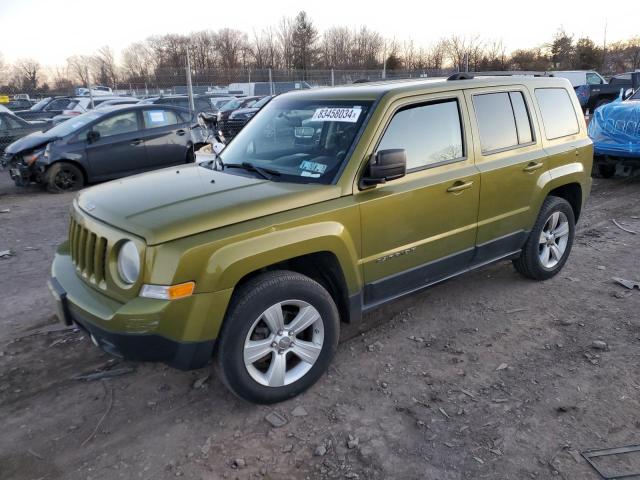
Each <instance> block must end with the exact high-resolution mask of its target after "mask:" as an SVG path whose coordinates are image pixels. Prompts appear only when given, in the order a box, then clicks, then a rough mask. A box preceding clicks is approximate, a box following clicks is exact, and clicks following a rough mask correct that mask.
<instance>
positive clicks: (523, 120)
mask: <svg viewBox="0 0 640 480" xmlns="http://www.w3.org/2000/svg"><path fill="white" fill-rule="evenodd" d="M509 99H510V100H511V106H512V107H513V116H514V117H515V119H516V129H517V131H518V143H520V144H523V143H529V142H532V141H533V135H532V134H531V121H530V120H529V112H528V111H527V105H526V104H525V103H524V97H523V96H522V92H509Z"/></svg>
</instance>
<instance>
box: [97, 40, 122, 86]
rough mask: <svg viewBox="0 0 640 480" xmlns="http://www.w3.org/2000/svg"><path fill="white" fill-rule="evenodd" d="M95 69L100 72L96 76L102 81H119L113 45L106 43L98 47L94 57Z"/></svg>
mask: <svg viewBox="0 0 640 480" xmlns="http://www.w3.org/2000/svg"><path fill="white" fill-rule="evenodd" d="M94 71H97V72H98V75H96V78H98V79H99V81H100V83H103V84H108V85H115V84H116V82H117V81H118V73H117V66H116V61H115V57H114V54H113V50H111V47H109V46H107V45H105V46H103V47H100V48H99V49H98V52H97V53H96V55H95V57H94Z"/></svg>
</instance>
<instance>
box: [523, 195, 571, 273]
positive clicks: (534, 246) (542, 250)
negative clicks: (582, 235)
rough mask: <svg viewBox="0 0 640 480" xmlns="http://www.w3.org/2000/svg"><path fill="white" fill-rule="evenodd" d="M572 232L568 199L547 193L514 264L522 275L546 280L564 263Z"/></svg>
mask: <svg viewBox="0 0 640 480" xmlns="http://www.w3.org/2000/svg"><path fill="white" fill-rule="evenodd" d="M574 236H575V215H574V213H573V208H571V205H570V204H569V202H567V201H566V200H565V199H564V198H559V197H553V196H550V197H547V198H546V199H545V201H544V203H543V204H542V208H541V209H540V213H539V214H538V219H537V220H536V223H535V225H534V226H533V229H532V230H531V233H530V234H529V238H528V239H527V242H526V243H525V245H524V247H523V248H522V254H521V255H520V257H518V258H516V259H515V260H514V261H513V265H514V267H515V268H516V270H517V271H518V272H520V273H521V274H522V275H524V276H525V277H528V278H531V279H534V280H547V279H548V278H551V277H553V276H554V275H556V274H557V273H558V272H559V271H560V270H561V269H562V267H563V266H564V264H565V263H566V261H567V258H568V257H569V253H570V252H571V247H572V245H573V238H574Z"/></svg>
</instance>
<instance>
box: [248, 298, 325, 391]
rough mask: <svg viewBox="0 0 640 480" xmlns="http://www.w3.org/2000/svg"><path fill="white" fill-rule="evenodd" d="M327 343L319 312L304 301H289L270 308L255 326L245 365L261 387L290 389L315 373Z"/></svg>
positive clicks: (249, 342) (253, 325)
mask: <svg viewBox="0 0 640 480" xmlns="http://www.w3.org/2000/svg"><path fill="white" fill-rule="evenodd" d="M323 343H324V323H323V321H322V317H321V316H320V313H319V312H318V310H317V309H316V308H315V307H313V306H312V305H310V304H309V303H307V302H304V301H302V300H285V301H282V302H278V303H276V304H274V305H272V306H270V307H269V308H267V309H266V310H265V311H264V312H263V313H262V314H261V315H260V316H259V317H258V318H257V319H256V320H255V321H254V322H253V324H252V325H251V328H250V329H249V332H248V333H247V337H246V339H245V342H244V351H243V358H244V364H245V367H246V369H247V371H248V372H249V375H251V378H253V379H254V380H255V381H256V382H258V383H260V384H261V385H265V386H268V387H282V386H284V385H290V384H291V383H294V382H295V381H297V380H299V379H300V378H302V377H303V376H304V375H305V374H307V372H308V371H309V370H311V368H312V367H313V365H314V364H315V363H316V361H317V360H318V357H319V356H320V353H321V351H322V345H323Z"/></svg>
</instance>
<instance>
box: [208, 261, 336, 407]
mask: <svg viewBox="0 0 640 480" xmlns="http://www.w3.org/2000/svg"><path fill="white" fill-rule="evenodd" d="M339 329H340V326H339V315H338V310H337V308H336V305H335V303H334V301H333V299H332V298H331V296H330V295H329V293H328V292H327V291H326V290H325V289H324V288H323V287H322V286H321V285H320V284H319V283H317V282H315V281H314V280H312V279H310V278H309V277H306V276H304V275H300V274H298V273H295V272H289V271H276V272H266V273H262V274H260V275H258V276H256V277H255V278H254V279H252V280H250V281H249V282H247V283H246V284H244V285H243V286H241V287H240V288H239V289H238V291H236V292H235V293H234V297H233V299H232V301H231V305H230V307H229V310H228V312H227V316H226V318H225V323H224V326H223V328H222V332H221V335H220V340H219V343H218V349H217V365H218V369H219V371H220V374H221V377H222V380H223V382H224V383H225V385H226V386H227V387H228V388H229V389H230V390H231V391H232V392H233V393H235V394H236V395H237V396H239V397H240V398H243V399H245V400H248V401H251V402H255V403H274V402H280V401H283V400H286V399H288V398H291V397H293V396H295V395H298V394H299V393H301V392H303V391H304V390H306V389H307V388H309V387H310V386H311V385H313V384H314V383H315V382H316V381H317V380H318V379H319V378H320V376H321V375H322V374H323V373H324V372H325V371H326V370H327V368H328V366H329V363H330V362H331V359H332V358H333V356H334V354H335V352H336V349H337V345H338V336H339Z"/></svg>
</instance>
